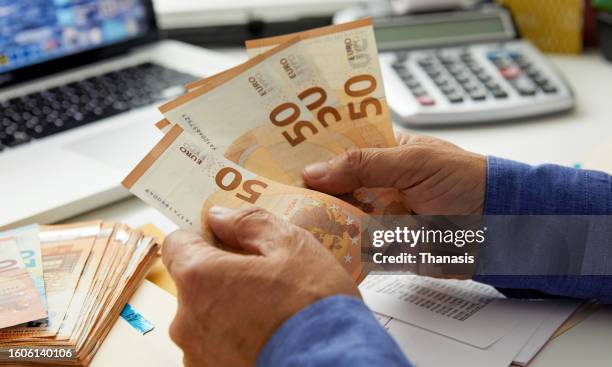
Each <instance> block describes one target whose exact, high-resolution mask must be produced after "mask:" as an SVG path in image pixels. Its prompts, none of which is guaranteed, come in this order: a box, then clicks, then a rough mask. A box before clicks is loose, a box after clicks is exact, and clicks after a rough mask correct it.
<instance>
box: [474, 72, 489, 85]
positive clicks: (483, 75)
mask: <svg viewBox="0 0 612 367" xmlns="http://www.w3.org/2000/svg"><path fill="white" fill-rule="evenodd" d="M476 77H477V78H478V79H479V80H480V81H481V82H483V83H485V82H488V81H490V80H491V75H489V74H487V73H485V72H482V73H478V74H476Z"/></svg>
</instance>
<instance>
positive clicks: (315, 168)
mask: <svg viewBox="0 0 612 367" xmlns="http://www.w3.org/2000/svg"><path fill="white" fill-rule="evenodd" d="M328 170H329V163H327V162H319V163H314V164H311V165H309V166H306V168H304V174H305V175H306V176H308V178H313V179H315V180H317V179H320V178H323V177H324V176H325V175H326V174H327V171H328Z"/></svg>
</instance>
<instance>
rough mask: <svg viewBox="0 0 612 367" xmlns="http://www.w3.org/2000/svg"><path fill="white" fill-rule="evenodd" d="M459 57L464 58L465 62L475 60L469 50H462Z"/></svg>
mask: <svg viewBox="0 0 612 367" xmlns="http://www.w3.org/2000/svg"><path fill="white" fill-rule="evenodd" d="M459 57H460V58H461V60H463V61H464V62H470V61H474V58H473V57H472V55H471V54H470V53H468V52H462V53H461V55H459Z"/></svg>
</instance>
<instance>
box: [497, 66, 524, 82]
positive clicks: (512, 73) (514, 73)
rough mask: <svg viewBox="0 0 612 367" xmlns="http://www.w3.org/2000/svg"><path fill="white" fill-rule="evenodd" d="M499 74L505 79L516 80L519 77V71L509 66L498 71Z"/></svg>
mask: <svg viewBox="0 0 612 367" xmlns="http://www.w3.org/2000/svg"><path fill="white" fill-rule="evenodd" d="M499 72H500V73H501V75H502V76H503V77H504V78H505V79H508V80H510V79H516V78H518V77H519V76H520V75H521V69H519V68H518V67H516V66H509V67H507V68H503V69H500V70H499Z"/></svg>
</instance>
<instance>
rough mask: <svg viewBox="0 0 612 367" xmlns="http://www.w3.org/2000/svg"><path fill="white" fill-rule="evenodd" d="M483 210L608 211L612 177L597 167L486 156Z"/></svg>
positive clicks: (542, 212)
mask: <svg viewBox="0 0 612 367" xmlns="http://www.w3.org/2000/svg"><path fill="white" fill-rule="evenodd" d="M484 213H485V214H500V215H611V214H612V178H611V176H609V175H608V174H606V173H604V172H599V171H590V170H582V169H574V168H569V167H563V166H557V165H553V164H544V165H539V166H530V165H528V164H524V163H519V162H515V161H511V160H507V159H502V158H497V157H493V156H488V157H487V190H486V195H485V210H484Z"/></svg>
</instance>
